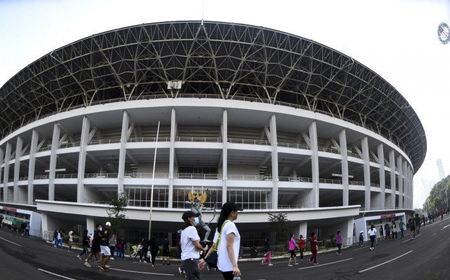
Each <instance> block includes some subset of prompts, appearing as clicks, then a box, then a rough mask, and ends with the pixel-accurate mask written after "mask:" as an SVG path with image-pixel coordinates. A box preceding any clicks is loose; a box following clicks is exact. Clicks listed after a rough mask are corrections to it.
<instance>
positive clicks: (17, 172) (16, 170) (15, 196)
mask: <svg viewBox="0 0 450 280" xmlns="http://www.w3.org/2000/svg"><path fill="white" fill-rule="evenodd" d="M22 144H23V140H22V138H21V137H17V140H16V158H15V161H14V188H13V201H14V203H19V202H21V200H22V198H23V197H21V195H20V193H19V175H20V157H21V156H22Z"/></svg>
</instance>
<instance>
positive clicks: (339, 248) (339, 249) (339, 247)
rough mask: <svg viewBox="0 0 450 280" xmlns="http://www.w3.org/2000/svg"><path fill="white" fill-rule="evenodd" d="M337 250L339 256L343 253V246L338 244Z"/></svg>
mask: <svg viewBox="0 0 450 280" xmlns="http://www.w3.org/2000/svg"><path fill="white" fill-rule="evenodd" d="M336 246H337V248H338V251H337V252H338V254H340V253H341V248H342V244H336Z"/></svg>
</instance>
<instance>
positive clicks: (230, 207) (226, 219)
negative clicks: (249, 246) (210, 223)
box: [202, 202, 241, 280]
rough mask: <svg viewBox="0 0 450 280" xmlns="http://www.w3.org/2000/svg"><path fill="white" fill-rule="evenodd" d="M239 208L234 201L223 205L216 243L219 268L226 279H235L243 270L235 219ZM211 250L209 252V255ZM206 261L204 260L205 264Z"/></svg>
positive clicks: (218, 222) (239, 236) (239, 237)
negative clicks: (240, 261) (239, 264)
mask: <svg viewBox="0 0 450 280" xmlns="http://www.w3.org/2000/svg"><path fill="white" fill-rule="evenodd" d="M238 210H239V208H238V207H237V206H236V204H234V203H233V202H226V203H224V204H223V206H222V210H221V211H220V216H219V219H218V220H217V230H216V234H215V236H214V243H215V244H216V246H217V268H218V269H219V270H220V271H221V272H222V276H223V279H224V280H233V278H234V277H240V276H241V271H240V270H239V266H238V259H239V248H240V245H241V235H240V234H239V230H238V229H237V227H236V225H235V224H234V221H235V220H236V219H237V216H238ZM210 252H211V250H210V251H209V252H208V254H207V255H209V253H210ZM204 263H205V261H204V260H203V261H202V264H203V266H204Z"/></svg>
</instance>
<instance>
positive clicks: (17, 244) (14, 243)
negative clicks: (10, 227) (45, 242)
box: [0, 237, 22, 247]
mask: <svg viewBox="0 0 450 280" xmlns="http://www.w3.org/2000/svg"><path fill="white" fill-rule="evenodd" d="M0 239H1V240H4V241H6V242H9V243H11V244H13V245H16V246H19V247H22V245H20V244H19V243H16V242H12V241H9V240H8V239H6V238H3V237H0Z"/></svg>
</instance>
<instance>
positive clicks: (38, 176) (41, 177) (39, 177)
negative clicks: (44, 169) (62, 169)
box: [34, 174, 48, 180]
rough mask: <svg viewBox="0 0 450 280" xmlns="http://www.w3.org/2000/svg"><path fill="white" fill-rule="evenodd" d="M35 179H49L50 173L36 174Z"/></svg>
mask: <svg viewBox="0 0 450 280" xmlns="http://www.w3.org/2000/svg"><path fill="white" fill-rule="evenodd" d="M34 179H35V180H36V179H48V174H42V175H34Z"/></svg>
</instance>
